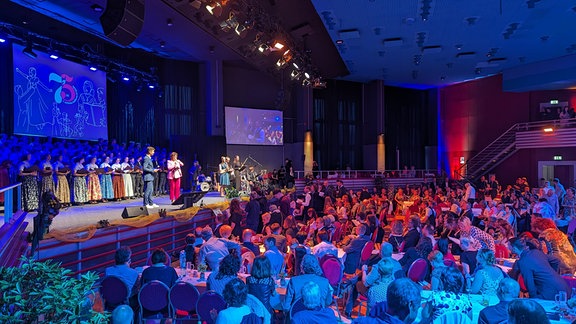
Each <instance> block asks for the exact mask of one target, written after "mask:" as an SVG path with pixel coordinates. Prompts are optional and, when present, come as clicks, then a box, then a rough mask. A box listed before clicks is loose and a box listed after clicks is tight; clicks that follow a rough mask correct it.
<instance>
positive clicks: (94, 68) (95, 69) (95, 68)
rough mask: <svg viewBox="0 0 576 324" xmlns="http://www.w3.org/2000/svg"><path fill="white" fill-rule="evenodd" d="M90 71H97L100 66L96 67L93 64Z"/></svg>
mask: <svg viewBox="0 0 576 324" xmlns="http://www.w3.org/2000/svg"><path fill="white" fill-rule="evenodd" d="M90 71H92V72H96V71H98V68H97V67H95V66H94V65H92V66H91V67H90Z"/></svg>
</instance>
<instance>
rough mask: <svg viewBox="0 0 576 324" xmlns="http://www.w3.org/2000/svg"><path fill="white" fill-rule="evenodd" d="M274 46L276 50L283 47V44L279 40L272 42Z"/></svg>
mask: <svg viewBox="0 0 576 324" xmlns="http://www.w3.org/2000/svg"><path fill="white" fill-rule="evenodd" d="M274 48H275V49H277V50H281V49H283V48H284V44H282V43H280V42H274Z"/></svg>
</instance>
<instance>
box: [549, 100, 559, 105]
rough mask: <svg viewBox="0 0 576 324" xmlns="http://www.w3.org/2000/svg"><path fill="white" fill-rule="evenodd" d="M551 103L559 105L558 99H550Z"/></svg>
mask: <svg viewBox="0 0 576 324" xmlns="http://www.w3.org/2000/svg"><path fill="white" fill-rule="evenodd" d="M550 104H551V105H557V104H558V100H550Z"/></svg>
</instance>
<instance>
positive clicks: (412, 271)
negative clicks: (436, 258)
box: [408, 258, 428, 285]
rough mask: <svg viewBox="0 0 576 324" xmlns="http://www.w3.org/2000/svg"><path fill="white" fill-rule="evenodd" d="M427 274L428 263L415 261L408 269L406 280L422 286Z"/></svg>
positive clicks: (421, 260) (420, 260) (419, 260)
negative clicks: (408, 279)
mask: <svg viewBox="0 0 576 324" xmlns="http://www.w3.org/2000/svg"><path fill="white" fill-rule="evenodd" d="M427 274H428V263H427V262H426V260H424V259H421V258H420V259H416V260H415V261H414V262H412V264H411V265H410V268H409V269H408V278H410V280H412V281H414V282H415V283H417V284H420V285H422V283H423V281H424V278H426V275H427Z"/></svg>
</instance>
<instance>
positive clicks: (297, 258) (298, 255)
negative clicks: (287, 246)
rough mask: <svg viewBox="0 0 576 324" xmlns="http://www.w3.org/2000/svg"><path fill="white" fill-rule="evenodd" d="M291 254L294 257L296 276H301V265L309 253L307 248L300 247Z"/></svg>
mask: <svg viewBox="0 0 576 324" xmlns="http://www.w3.org/2000/svg"><path fill="white" fill-rule="evenodd" d="M290 253H292V255H294V276H298V275H300V263H302V258H303V257H304V256H305V255H306V253H308V252H307V251H306V249H305V248H303V247H301V246H299V247H296V248H294V249H293V250H292V251H291V252H290Z"/></svg>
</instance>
